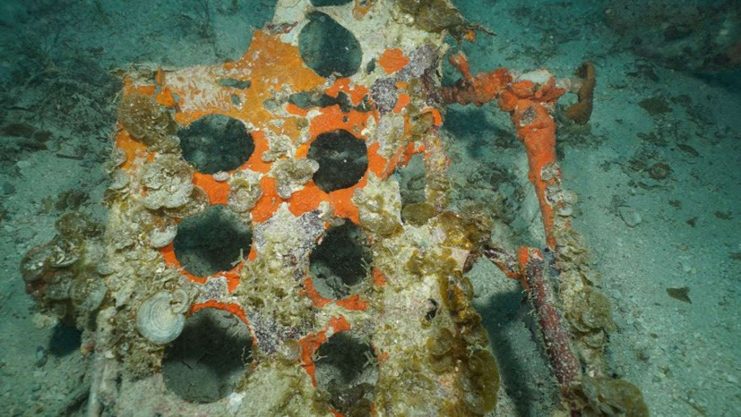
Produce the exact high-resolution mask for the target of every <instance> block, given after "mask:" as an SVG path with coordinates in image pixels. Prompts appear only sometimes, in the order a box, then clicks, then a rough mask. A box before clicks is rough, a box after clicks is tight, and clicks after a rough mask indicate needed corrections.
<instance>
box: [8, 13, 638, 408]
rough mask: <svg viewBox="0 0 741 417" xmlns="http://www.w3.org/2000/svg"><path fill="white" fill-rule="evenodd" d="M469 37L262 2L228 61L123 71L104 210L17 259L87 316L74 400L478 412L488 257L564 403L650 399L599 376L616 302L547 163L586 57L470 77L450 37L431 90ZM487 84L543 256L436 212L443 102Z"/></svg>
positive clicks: (456, 25) (45, 290)
mask: <svg viewBox="0 0 741 417" xmlns="http://www.w3.org/2000/svg"><path fill="white" fill-rule="evenodd" d="M379 28H383V30H379ZM477 30H479V28H477V27H475V26H473V25H470V24H468V23H467V22H466V21H465V20H464V19H463V18H462V16H461V15H460V14H459V13H458V11H457V10H456V9H455V7H454V6H453V5H452V4H451V3H450V2H449V1H448V0H430V1H419V0H401V1H389V0H375V1H359V0H356V1H351V0H344V1H343V0H311V1H309V0H298V1H297V0H291V1H288V0H279V1H278V4H277V6H276V11H275V16H274V18H273V21H272V22H271V23H269V24H268V25H266V27H265V28H263V29H261V30H257V31H255V32H254V34H253V35H252V40H251V43H250V46H249V48H248V50H247V52H246V53H245V54H244V55H243V56H242V57H241V58H240V59H238V60H236V61H231V62H226V63H223V64H219V65H212V66H196V67H191V68H183V69H173V68H160V67H151V68H149V67H144V66H142V67H138V69H137V70H135V71H132V72H130V73H128V74H127V75H126V76H125V79H124V89H123V93H122V97H121V99H120V105H119V109H118V123H117V126H116V133H115V146H114V152H113V156H112V160H111V164H110V172H111V184H110V187H109V189H108V192H107V195H106V203H107V205H108V207H109V213H108V220H107V224H106V225H104V226H102V225H98V224H94V223H93V222H91V221H89V220H87V219H85V218H84V217H81V216H79V215H76V214H75V213H69V214H67V215H64V216H62V217H61V218H60V219H59V221H58V222H57V235H56V236H55V238H54V239H53V240H52V241H50V242H48V243H45V244H43V245H40V246H38V247H35V248H33V249H32V250H31V251H29V252H28V253H27V254H26V256H25V257H24V259H23V262H22V265H21V272H22V274H23V278H24V280H25V282H26V288H27V291H28V292H29V293H30V294H31V295H32V296H33V297H34V298H35V299H36V300H37V302H38V304H39V305H40V306H41V307H42V308H43V309H44V310H46V311H47V312H49V313H53V314H56V315H58V316H59V317H60V318H62V319H63V320H65V321H66V322H67V323H73V324H75V325H76V326H77V327H79V328H80V329H82V330H83V332H84V333H83V338H84V342H83V346H82V349H83V351H84V352H85V353H86V354H87V355H88V356H89V359H90V360H89V369H88V374H87V378H88V380H89V383H90V385H91V390H90V393H89V396H88V398H87V409H86V412H87V415H89V416H107V415H115V416H129V415H131V416H134V415H168V416H188V415H235V416H279V415H280V416H283V415H286V416H288V415H290V416H347V417H349V416H366V415H367V416H482V415H486V414H488V413H490V412H492V410H493V409H494V408H495V405H496V402H497V394H498V391H499V375H498V371H497V364H496V361H495V359H494V357H493V355H492V354H491V353H490V350H489V346H490V343H493V344H496V343H497V341H496V340H492V341H490V340H489V338H488V336H487V334H486V332H485V330H484V329H483V327H482V325H481V318H480V316H479V313H478V312H477V311H476V310H475V309H474V307H473V305H472V302H471V298H472V296H473V291H472V287H471V284H470V282H469V281H468V279H467V278H466V276H465V272H466V271H467V269H468V268H470V266H471V264H472V262H473V261H474V260H475V259H477V258H478V257H480V256H482V255H483V256H485V257H487V258H489V259H490V260H492V261H493V262H494V263H495V264H496V265H497V266H499V267H500V268H501V269H502V270H503V271H504V272H505V274H506V275H507V276H509V277H511V278H514V279H518V280H519V281H520V282H521V283H522V287H523V289H524V290H525V291H526V293H527V295H528V298H529V300H530V302H531V305H532V310H533V312H534V314H535V315H536V317H537V321H538V323H539V326H540V329H539V330H540V335H539V337H540V338H541V339H542V344H543V347H544V350H545V352H546V354H547V356H548V359H549V362H550V364H551V367H552V370H553V373H554V376H555V378H556V380H557V381H558V384H559V387H560V391H561V394H562V407H561V410H560V412H561V413H563V415H571V416H645V415H648V412H647V409H646V406H645V405H644V404H643V400H642V397H641V393H640V391H639V390H638V389H637V388H636V387H634V386H633V385H631V384H630V383H628V382H626V381H624V380H622V379H617V378H613V377H611V376H610V373H609V369H608V365H607V364H606V362H605V359H604V348H605V345H606V343H607V332H608V331H609V330H610V328H611V326H612V321H611V318H610V306H609V301H608V300H607V298H606V297H605V296H604V295H603V294H601V293H600V292H599V291H598V290H596V289H595V288H594V286H593V285H592V272H591V271H590V269H589V266H588V264H587V262H586V249H585V247H584V245H583V243H582V241H581V239H580V237H579V235H578V234H577V233H576V232H575V231H574V230H573V229H572V228H571V225H570V217H571V214H572V211H571V207H572V205H573V204H574V202H575V196H574V194H573V193H571V192H568V191H566V190H564V189H563V188H562V185H561V178H560V172H559V168H558V163H557V161H556V157H555V140H556V124H555V122H554V119H553V116H552V113H553V111H554V110H555V103H556V101H557V100H558V98H559V97H560V96H561V95H563V94H564V93H566V92H567V91H569V90H572V91H577V90H578V97H579V101H578V102H577V103H576V104H574V105H572V106H571V107H569V108H568V109H567V111H566V114H567V116H568V117H570V118H571V119H573V120H575V121H576V122H578V123H585V122H586V121H587V120H588V118H589V113H590V112H591V105H592V91H593V89H594V85H595V76H594V73H595V72H594V68H593V67H592V66H591V64H588V63H587V64H584V65H583V66H582V67H581V68H580V70H579V71H578V72H577V75H578V77H577V78H575V79H573V80H559V79H556V78H555V77H554V76H553V75H551V74H550V73H549V72H547V71H545V70H536V71H531V72H525V73H515V72H513V71H509V70H507V69H498V70H495V71H492V72H490V73H481V74H476V75H474V74H471V72H470V70H469V68H468V63H467V61H466V58H465V56H464V55H462V54H460V53H459V54H454V55H452V56H451V57H450V61H451V63H452V64H453V66H454V67H455V68H457V69H458V71H459V72H460V73H461V78H460V80H459V81H458V83H457V84H455V85H452V86H442V82H441V78H442V77H441V71H440V68H441V65H442V59H443V57H444V56H445V55H446V52H447V51H448V49H449V48H448V45H446V43H445V36H446V35H447V34H450V35H453V36H454V37H455V38H457V39H459V40H464V39H469V40H470V39H471V38H473V37H474V36H475V33H476V31H477ZM492 101H493V102H496V103H497V104H498V106H499V107H500V109H501V110H503V111H504V112H507V113H509V114H510V116H511V119H512V122H513V123H514V126H515V130H516V133H517V135H518V137H519V138H520V139H521V141H522V143H523V144H524V147H525V150H526V152H527V155H528V161H529V167H530V174H529V179H530V181H531V183H532V185H533V186H534V189H535V193H536V195H537V198H538V201H539V204H540V210H541V217H542V221H543V225H544V230H545V236H546V241H545V242H544V246H543V248H542V249H539V248H529V247H523V248H520V249H519V250H517V251H515V250H512V249H511V248H514V247H516V242H491V239H490V232H491V223H490V222H489V221H488V220H487V215H486V214H485V213H477V212H470V213H465V214H462V213H456V212H455V211H454V210H452V209H451V208H450V206H449V197H450V196H449V191H450V184H449V181H448V178H447V176H446V169H447V167H448V164H449V160H448V158H447V156H446V154H445V142H446V140H450V139H451V138H448V137H446V136H445V134H443V133H442V132H441V130H440V127H441V125H442V121H443V117H444V114H445V107H446V105H448V104H451V103H459V104H476V105H482V104H484V103H488V102H492ZM416 154H420V155H422V157H423V159H424V168H425V188H424V191H425V200H424V201H423V202H417V203H411V204H402V199H401V196H400V189H399V188H400V185H399V182H398V181H397V180H396V179H395V178H394V177H393V175H392V174H393V173H394V172H395V170H396V169H397V168H399V167H402V166H404V165H405V164H406V163H407V162H408V161H409V160H410V158H411V157H412V156H413V155H416ZM206 381H211V382H209V383H207V382H206ZM214 381H215V382H214ZM143 393H146V395H143Z"/></svg>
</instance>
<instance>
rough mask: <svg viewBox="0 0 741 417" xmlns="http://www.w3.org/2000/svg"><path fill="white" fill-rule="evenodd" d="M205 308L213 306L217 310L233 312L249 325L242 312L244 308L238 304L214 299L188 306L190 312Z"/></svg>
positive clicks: (245, 315) (193, 312)
mask: <svg viewBox="0 0 741 417" xmlns="http://www.w3.org/2000/svg"><path fill="white" fill-rule="evenodd" d="M207 308H215V309H217V310H223V311H226V312H228V313H231V314H234V315H235V316H236V317H238V318H239V319H240V320H242V321H243V322H244V323H245V324H247V325H249V320H247V314H246V313H245V312H244V309H243V308H242V307H241V306H240V305H239V304H234V303H224V302H221V301H216V300H208V301H204V302H202V303H196V304H193V305H192V306H191V307H190V313H191V314H195V313H197V312H199V311H201V310H205V309H207Z"/></svg>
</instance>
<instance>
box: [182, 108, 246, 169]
mask: <svg viewBox="0 0 741 417" xmlns="http://www.w3.org/2000/svg"><path fill="white" fill-rule="evenodd" d="M178 137H180V149H182V151H183V158H185V160H186V161H188V162H190V163H191V164H192V165H193V166H194V167H195V168H196V169H197V170H198V171H200V172H203V173H205V174H213V173H216V172H219V171H229V170H232V169H235V168H237V167H239V166H240V165H242V164H243V163H245V162H247V160H248V159H249V158H250V155H252V152H253V151H254V150H255V143H254V141H253V140H252V135H250V134H249V132H247V129H245V127H244V124H243V123H242V122H240V121H239V120H236V119H232V118H231V117H227V116H222V115H218V114H213V115H209V116H204V117H202V118H200V119H198V120H196V121H195V122H193V123H191V124H190V126H188V127H187V128H183V129H180V130H178Z"/></svg>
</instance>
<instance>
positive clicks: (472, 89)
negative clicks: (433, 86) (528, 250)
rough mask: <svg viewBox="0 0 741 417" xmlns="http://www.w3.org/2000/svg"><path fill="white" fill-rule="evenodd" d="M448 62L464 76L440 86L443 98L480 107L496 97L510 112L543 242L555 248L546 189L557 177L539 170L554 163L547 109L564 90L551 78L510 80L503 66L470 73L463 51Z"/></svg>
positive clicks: (551, 125)
mask: <svg viewBox="0 0 741 417" xmlns="http://www.w3.org/2000/svg"><path fill="white" fill-rule="evenodd" d="M450 62H451V64H453V65H454V66H455V67H456V68H457V69H458V70H459V71H460V72H461V75H462V77H463V78H462V79H461V80H460V81H459V82H458V84H457V85H456V86H454V87H448V88H445V89H443V92H442V95H443V98H444V100H445V101H447V102H449V103H452V102H456V103H460V104H468V103H473V104H476V105H479V106H480V105H482V104H484V103H487V102H489V101H492V100H495V99H498V102H499V107H500V108H501V109H502V110H504V111H506V112H509V113H510V115H511V118H512V123H513V124H514V126H515V129H516V131H517V136H518V137H519V138H520V140H521V141H522V142H523V144H524V145H525V151H526V152H527V156H528V163H529V166H530V170H529V175H528V177H529V179H530V182H531V183H532V184H533V186H534V187H535V192H536V195H537V196H538V202H539V203H540V211H541V215H542V218H543V227H544V229H545V234H546V244H547V245H548V246H549V247H550V248H555V245H556V240H555V237H554V235H553V224H554V213H553V207H552V206H551V204H550V202H549V201H548V198H547V196H546V191H547V189H548V186H549V185H552V184H555V183H557V182H558V180H559V178H558V175H556V176H555V178H548V179H544V178H543V175H542V173H543V170H544V168H546V167H548V166H550V165H552V164H554V163H555V162H556V124H555V122H554V121H553V118H552V117H551V114H550V112H551V109H552V106H551V105H552V103H554V102H555V101H556V100H558V98H559V97H560V96H561V95H563V94H564V92H565V90H564V89H562V88H558V87H556V81H555V79H554V78H553V77H550V79H548V81H547V82H545V83H544V84H536V83H534V82H532V81H530V80H521V81H517V82H512V76H511V75H510V74H509V72H508V71H507V70H506V69H504V68H500V69H498V70H496V71H493V72H490V73H483V74H477V75H476V76H473V75H471V71H470V68H469V65H468V60H467V59H466V57H465V55H463V54H462V53H459V54H456V55H453V56H451V58H450Z"/></svg>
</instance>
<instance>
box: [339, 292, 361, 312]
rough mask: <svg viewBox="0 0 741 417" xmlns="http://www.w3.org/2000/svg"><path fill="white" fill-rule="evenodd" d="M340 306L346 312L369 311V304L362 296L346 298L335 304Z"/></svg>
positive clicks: (354, 295)
mask: <svg viewBox="0 0 741 417" xmlns="http://www.w3.org/2000/svg"><path fill="white" fill-rule="evenodd" d="M335 304H337V305H338V306H340V307H342V308H344V309H345V310H351V311H353V310H354V311H363V310H367V309H368V302H367V301H365V300H364V299H363V298H362V297H360V295H358V294H353V295H351V296H349V297H345V298H343V299H341V300H337V301H336V302H335Z"/></svg>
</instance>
